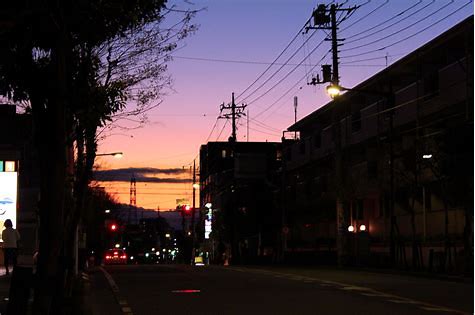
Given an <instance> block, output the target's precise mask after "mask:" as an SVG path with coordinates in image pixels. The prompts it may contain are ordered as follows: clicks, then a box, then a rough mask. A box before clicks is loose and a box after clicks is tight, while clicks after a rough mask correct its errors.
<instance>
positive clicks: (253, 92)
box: [240, 32, 323, 100]
mask: <svg viewBox="0 0 475 315" xmlns="http://www.w3.org/2000/svg"><path fill="white" fill-rule="evenodd" d="M315 33H316V32H313V33H312V34H311V35H310V36H309V37H308V38H307V39H306V40H305V42H304V43H303V44H302V45H300V46H299V47H298V48H297V50H296V51H295V52H294V53H293V54H292V55H291V56H290V57H289V58H287V60H286V61H285V62H284V64H283V65H281V66H280V67H279V68H278V69H277V70H276V71H274V73H272V74H271V76H270V77H268V78H267V79H266V80H265V81H264V82H263V83H261V84H260V85H259V86H258V87H257V88H255V89H254V90H253V91H252V92H251V93H249V94H248V95H247V97H244V98H243V100H246V99H248V98H249V97H251V95H254V94H255V93H256V92H257V91H258V90H259V89H261V88H262V87H263V86H264V85H266V83H267V82H269V81H270V80H271V79H272V78H273V77H275V75H276V74H277V73H279V72H280V70H282V69H283V68H284V66H285V65H287V63H288V62H289V61H290V60H291V59H292V58H293V57H295V55H297V53H298V52H299V51H300V50H301V49H302V47H304V46H305V44H306V43H307V42H308V41H309V40H310V39H311V38H312V37H313V35H315ZM322 42H323V40H322ZM322 42H321V43H322ZM309 56H310V54H309V55H308V56H307V58H308V57H309ZM307 58H305V59H304V60H306V59H307ZM302 63H303V62H299V63H298V64H297V65H296V66H295V67H294V68H297V67H299V66H301V65H302ZM242 94H244V92H243V93H241V94H240V95H242Z"/></svg>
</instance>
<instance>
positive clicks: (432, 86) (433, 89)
mask: <svg viewBox="0 0 475 315" xmlns="http://www.w3.org/2000/svg"><path fill="white" fill-rule="evenodd" d="M437 95H439V72H438V71H435V72H433V73H431V74H430V75H428V76H426V77H425V78H424V100H425V101H426V100H429V99H431V98H433V97H435V96H437Z"/></svg>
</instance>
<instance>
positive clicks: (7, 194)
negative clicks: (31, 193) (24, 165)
mask: <svg viewBox="0 0 475 315" xmlns="http://www.w3.org/2000/svg"><path fill="white" fill-rule="evenodd" d="M17 190H18V173H17V172H0V230H3V228H4V227H3V223H4V222H5V220H7V219H10V220H12V223H13V227H14V228H17V225H16V214H17V213H16V207H17V193H18V191H17Z"/></svg>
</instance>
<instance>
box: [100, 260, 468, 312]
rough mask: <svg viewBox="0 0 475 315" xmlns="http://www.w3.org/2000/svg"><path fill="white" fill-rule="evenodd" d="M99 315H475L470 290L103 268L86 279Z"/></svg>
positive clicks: (289, 275)
mask: <svg viewBox="0 0 475 315" xmlns="http://www.w3.org/2000/svg"><path fill="white" fill-rule="evenodd" d="M91 280H92V294H91V303H92V304H93V309H94V310H95V314H96V315H102V314H109V315H114V314H135V315H150V314H345V315H348V314H365V315H366V314H384V315H390V314H408V315H411V314H434V315H435V314H472V313H473V284H472V283H454V282H445V281H439V280H432V279H419V278H411V277H410V278H407V277H403V276H395V275H382V274H374V273H361V272H348V271H338V270H333V271H332V270H316V271H315V270H313V271H312V270H303V269H297V268H294V269H292V268H287V269H282V268H280V269H279V268H264V269H263V268H246V267H232V266H230V267H215V266H206V267H192V266H184V265H129V266H107V267H105V268H102V267H101V268H100V269H97V270H96V271H95V272H93V273H92V275H91Z"/></svg>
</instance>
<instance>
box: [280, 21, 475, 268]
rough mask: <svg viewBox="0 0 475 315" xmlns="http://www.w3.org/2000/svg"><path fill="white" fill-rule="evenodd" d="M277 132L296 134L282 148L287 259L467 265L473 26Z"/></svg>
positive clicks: (427, 47)
mask: <svg viewBox="0 0 475 315" xmlns="http://www.w3.org/2000/svg"><path fill="white" fill-rule="evenodd" d="M288 131H292V132H298V133H299V134H300V138H299V140H298V141H293V142H287V144H285V143H284V147H283V151H284V169H285V183H284V185H283V187H284V188H283V191H282V194H283V195H284V196H285V197H284V200H285V205H284V207H285V217H286V222H285V224H286V225H287V226H288V227H289V233H288V239H287V244H285V246H286V248H287V252H288V253H289V254H290V253H292V252H294V253H295V252H299V251H300V252H305V251H307V252H308V251H310V252H313V253H314V254H315V256H314V258H315V262H317V260H318V257H323V256H325V254H328V255H326V256H327V257H328V256H332V255H333V257H334V258H335V257H336V253H337V252H338V250H341V251H342V253H343V254H344V256H345V262H346V263H353V264H370V263H372V264H387V263H390V262H392V263H393V264H397V265H400V266H412V267H414V268H422V267H425V268H432V269H433V270H434V269H438V270H445V271H450V270H461V269H464V268H465V267H467V266H466V265H470V260H473V16H472V17H470V18H468V19H466V20H465V21H463V22H461V23H460V24H458V25H456V26H455V27H453V28H451V29H450V30H448V31H447V32H445V33H444V34H442V35H440V36H439V37H437V38H435V39H434V40H431V41H430V42H429V43H427V44H426V45H424V46H422V47H420V48H419V49H417V50H415V51H414V52H412V53H411V54H409V55H407V56H406V57H404V58H402V59H401V60H399V61H397V62H395V63H394V64H392V65H391V66H389V67H387V68H386V69H384V70H383V71H381V72H379V73H377V74H376V75H374V76H373V77H371V78H369V79H368V80H366V81H364V82H362V83H361V84H358V85H357V86H356V87H354V88H352V89H349V90H348V91H347V92H346V93H344V94H343V95H340V96H339V97H337V98H336V99H335V100H333V101H331V102H329V103H328V104H326V105H324V106H322V107H321V108H319V109H318V110H316V111H315V112H313V113H311V114H310V115H308V116H307V117H305V118H303V119H301V120H300V121H298V122H297V123H295V124H294V125H292V126H290V127H289V128H288ZM339 207H340V209H341V210H340V211H338V210H337V209H338V208H339ZM337 217H338V218H337ZM350 226H351V228H350ZM363 226H364V227H363ZM343 229H344V230H343ZM351 229H353V231H352V232H350V231H349V230H351ZM362 229H363V230H364V231H362ZM338 233H341V234H342V235H344V239H343V242H342V243H340V244H338V243H337V239H338V237H337V235H338ZM470 257H472V258H470ZM464 258H465V259H464ZM391 260H392V261H391ZM472 263H473V261H472ZM464 265H465V266H464ZM470 269H471V266H468V267H467V270H470Z"/></svg>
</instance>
